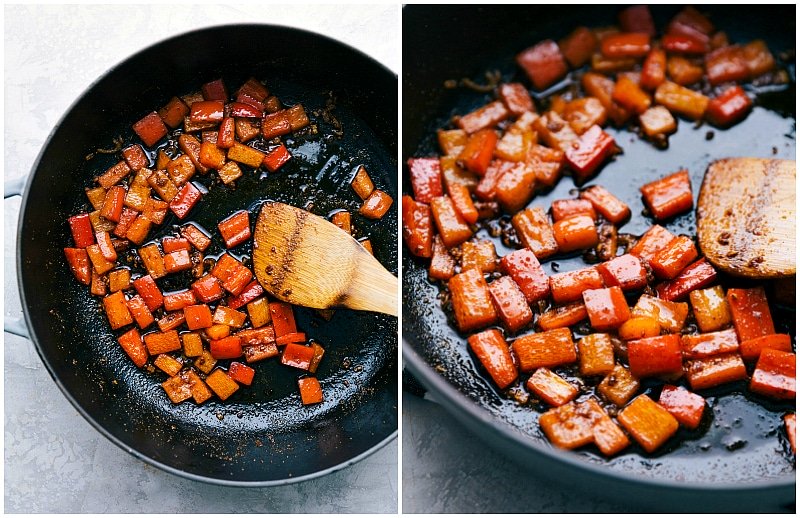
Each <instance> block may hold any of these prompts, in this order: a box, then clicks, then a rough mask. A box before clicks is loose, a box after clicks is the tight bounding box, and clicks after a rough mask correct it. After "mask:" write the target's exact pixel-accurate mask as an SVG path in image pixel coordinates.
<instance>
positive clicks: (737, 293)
mask: <svg viewBox="0 0 800 518" xmlns="http://www.w3.org/2000/svg"><path fill="white" fill-rule="evenodd" d="M726 297H727V299H728V305H729V306H730V309H731V316H732V317H733V325H734V327H735V328H736V334H737V335H739V341H740V342H745V341H747V340H752V339H753V338H758V337H759V336H764V335H772V334H775V324H773V322H772V313H771V312H770V309H769V303H768V302H767V295H766V293H765V292H764V288H763V287H758V288H744V289H740V288H731V289H729V290H728V293H727V296H726Z"/></svg>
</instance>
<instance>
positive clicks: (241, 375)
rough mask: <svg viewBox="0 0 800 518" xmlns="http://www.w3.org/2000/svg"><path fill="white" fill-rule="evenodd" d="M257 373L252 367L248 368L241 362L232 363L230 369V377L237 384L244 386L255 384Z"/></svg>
mask: <svg viewBox="0 0 800 518" xmlns="http://www.w3.org/2000/svg"><path fill="white" fill-rule="evenodd" d="M255 374H256V371H255V370H254V369H253V368H252V367H248V366H247V365H245V364H243V363H239V362H231V366H230V367H228V376H230V377H231V379H232V380H233V381H235V382H237V383H241V384H242V385H248V386H249V385H250V384H252V383H253V377H254V376H255Z"/></svg>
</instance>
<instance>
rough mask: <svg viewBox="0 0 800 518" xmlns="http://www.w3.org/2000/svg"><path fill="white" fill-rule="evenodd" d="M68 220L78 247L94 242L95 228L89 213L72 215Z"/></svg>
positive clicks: (84, 246)
mask: <svg viewBox="0 0 800 518" xmlns="http://www.w3.org/2000/svg"><path fill="white" fill-rule="evenodd" d="M67 221H68V222H69V229H70V231H71V232H72V240H73V241H74V242H75V247H76V248H86V247H87V246H89V245H93V244H94V229H93V228H92V221H91V220H90V219H89V214H87V213H83V214H78V215H76V216H72V217H70V218H69V219H68V220H67Z"/></svg>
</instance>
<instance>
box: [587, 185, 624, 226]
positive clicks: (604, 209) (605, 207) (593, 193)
mask: <svg viewBox="0 0 800 518" xmlns="http://www.w3.org/2000/svg"><path fill="white" fill-rule="evenodd" d="M580 198H581V199H583V200H589V202H591V204H592V206H594V209H595V210H596V211H597V212H599V213H600V214H601V215H602V216H603V217H604V218H606V219H607V220H608V221H610V222H611V223H614V224H615V225H618V224H620V223H622V222H623V221H625V220H626V219H628V218H629V217H630V215H631V209H630V207H628V206H627V205H626V204H625V203H623V202H622V201H620V199H619V198H617V197H616V196H614V195H613V194H611V193H610V192H608V190H606V188H605V187H601V186H599V185H592V186H591V187H587V188H586V189H584V190H583V191H581V194H580Z"/></svg>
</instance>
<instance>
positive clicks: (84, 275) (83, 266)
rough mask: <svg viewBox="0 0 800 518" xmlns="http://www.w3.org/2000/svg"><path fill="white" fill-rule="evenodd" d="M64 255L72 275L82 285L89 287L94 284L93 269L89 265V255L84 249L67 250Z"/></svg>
mask: <svg viewBox="0 0 800 518" xmlns="http://www.w3.org/2000/svg"><path fill="white" fill-rule="evenodd" d="M64 255H65V256H66V257H67V262H68V263H69V268H70V270H72V274H73V275H75V278H76V279H78V282H80V283H81V284H86V285H87V286H88V285H89V284H90V283H91V282H92V267H91V264H89V254H87V253H86V249H84V248H65V249H64Z"/></svg>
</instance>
